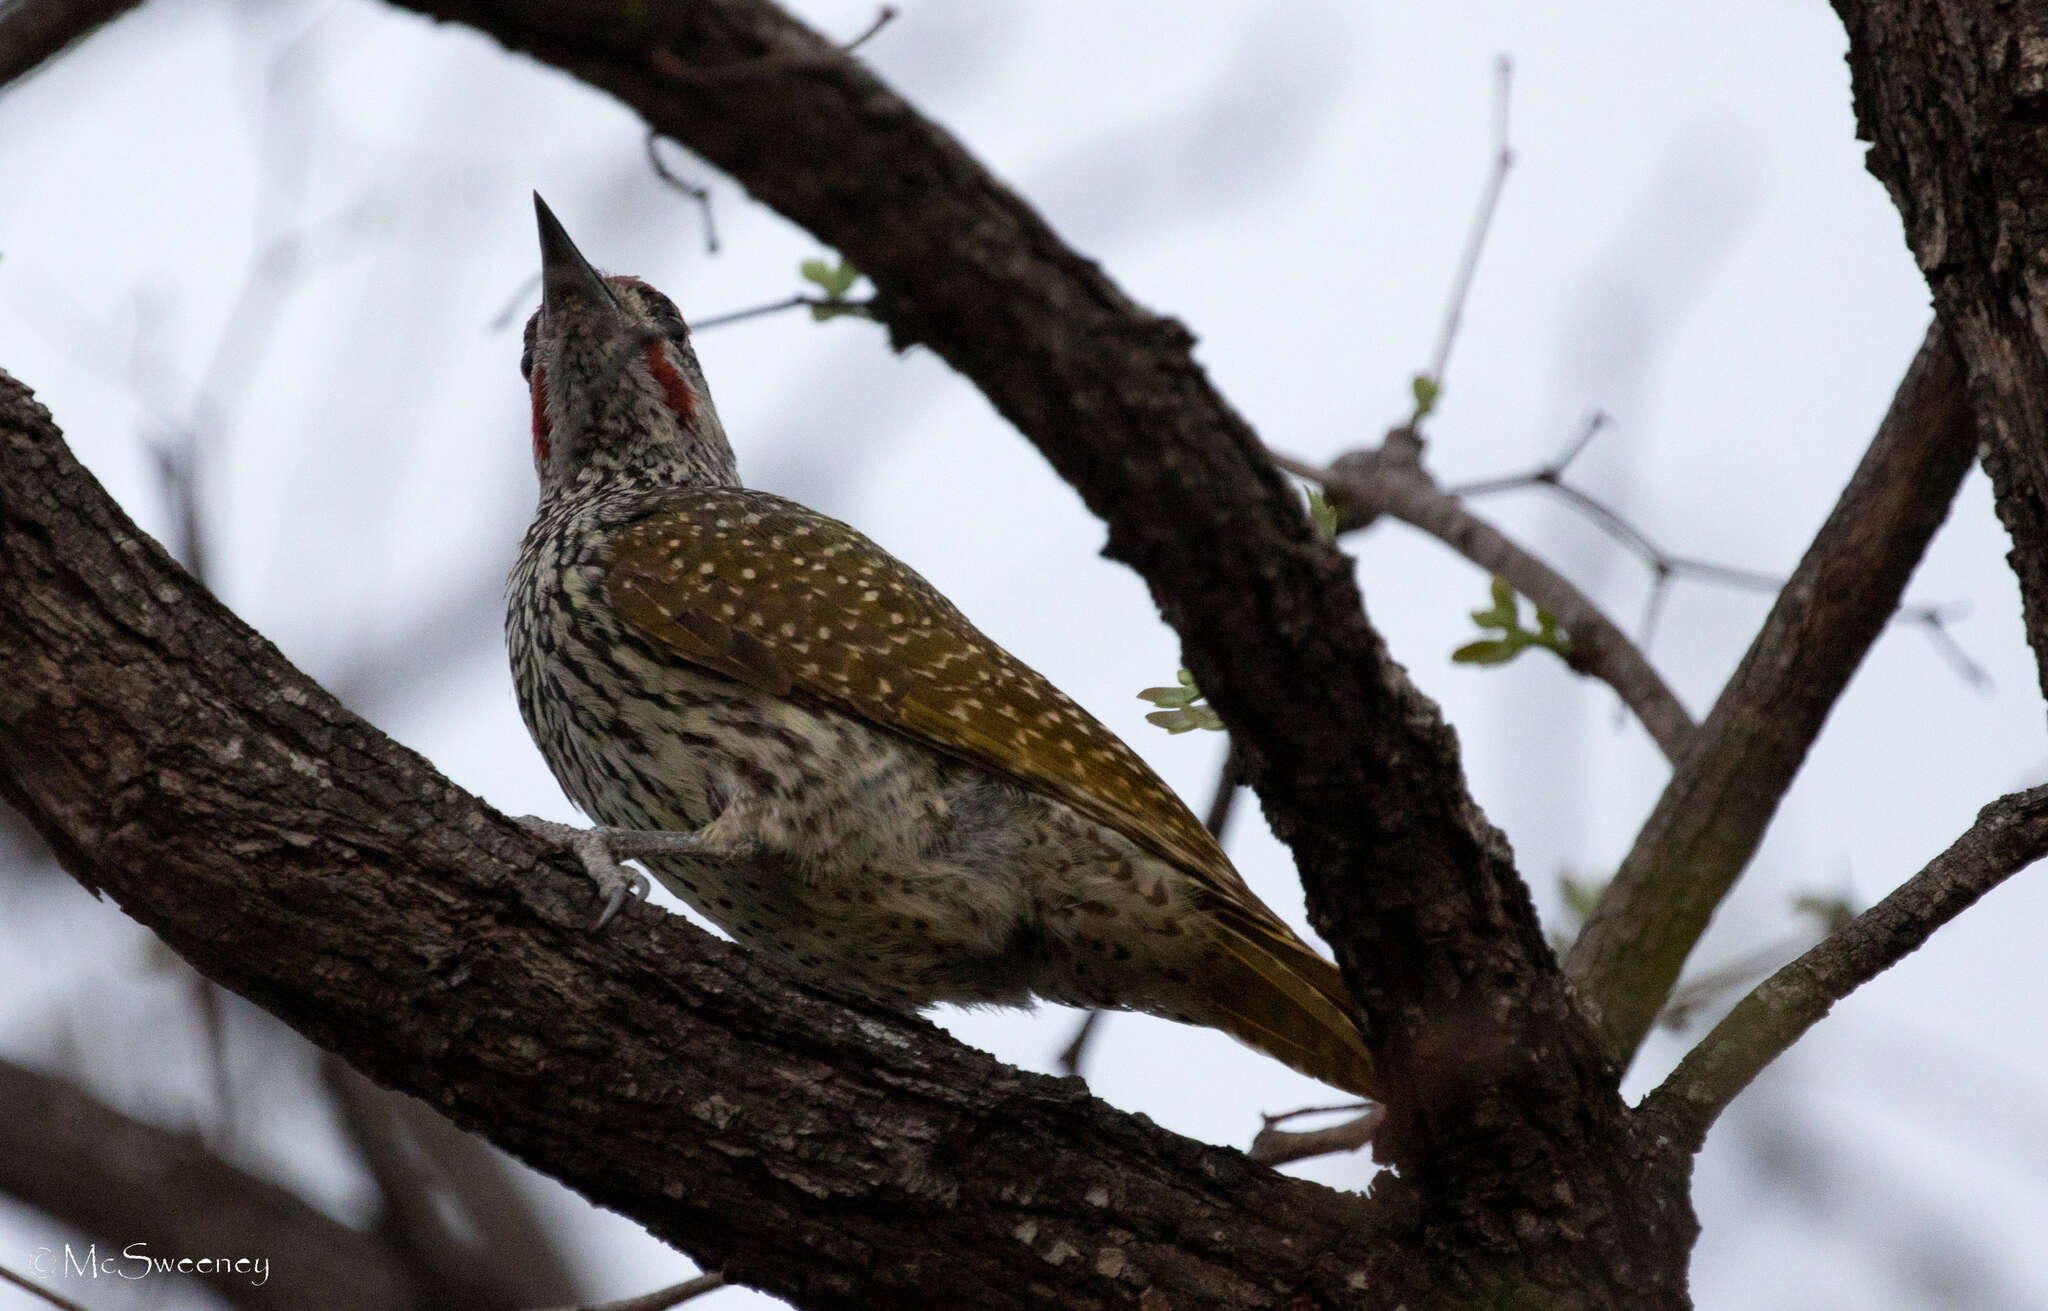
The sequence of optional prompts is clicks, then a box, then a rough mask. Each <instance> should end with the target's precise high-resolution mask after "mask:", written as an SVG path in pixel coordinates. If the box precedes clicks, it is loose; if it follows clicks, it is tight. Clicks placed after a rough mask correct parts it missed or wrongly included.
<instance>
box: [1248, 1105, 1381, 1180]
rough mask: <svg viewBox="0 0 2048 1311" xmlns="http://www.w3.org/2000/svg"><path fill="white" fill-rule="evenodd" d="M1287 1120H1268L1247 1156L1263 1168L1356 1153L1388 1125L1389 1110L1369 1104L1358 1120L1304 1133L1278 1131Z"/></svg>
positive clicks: (1281, 1117)
mask: <svg viewBox="0 0 2048 1311" xmlns="http://www.w3.org/2000/svg"><path fill="white" fill-rule="evenodd" d="M1318 1109H1322V1110H1330V1109H1335V1108H1331V1107H1321V1108H1318ZM1291 1114H1305V1112H1292V1113H1291ZM1286 1118H1288V1117H1287V1116H1270V1117H1268V1118H1267V1121H1266V1127H1265V1128H1263V1129H1261V1130H1259V1134H1258V1137H1256V1138H1254V1139H1252V1145H1251V1146H1250V1147H1249V1148H1248V1149H1246V1151H1245V1155H1246V1156H1249V1157H1250V1158H1251V1159H1253V1160H1254V1161H1257V1162H1258V1163H1259V1164H1261V1165H1285V1164H1287V1163H1288V1162H1289V1161H1302V1160H1307V1159H1308V1158H1309V1157H1311V1156H1326V1155H1330V1154H1332V1153H1338V1152H1355V1151H1357V1150H1358V1149H1359V1148H1361V1147H1364V1146H1366V1145H1367V1144H1369V1143H1371V1142H1372V1140H1373V1137H1374V1135H1376V1134H1377V1133H1378V1132H1379V1128H1380V1125H1382V1124H1384V1123H1385V1122H1386V1118H1387V1108H1386V1107H1384V1106H1382V1105H1380V1104H1379V1103H1378V1102H1370V1103H1368V1104H1367V1105H1366V1109H1365V1113H1364V1114H1362V1115H1359V1116H1357V1117H1356V1118H1354V1119H1350V1120H1346V1121H1344V1122H1343V1123H1342V1124H1333V1125H1331V1126H1330V1127H1329V1128H1327V1129H1310V1130H1308V1131H1307V1132H1304V1133H1296V1132H1294V1131H1292V1130H1289V1129H1281V1128H1278V1127H1277V1126H1278V1124H1279V1122H1280V1121H1281V1120H1283V1119H1286Z"/></svg>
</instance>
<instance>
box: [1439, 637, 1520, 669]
mask: <svg viewBox="0 0 2048 1311" xmlns="http://www.w3.org/2000/svg"><path fill="white" fill-rule="evenodd" d="M1521 650H1522V648H1521V647H1520V646H1519V645H1517V644H1516V643H1514V642H1510V641H1508V640H1507V639H1505V638H1486V639H1484V640H1481V641H1478V642H1467V643H1465V645H1463V646H1461V647H1459V648H1458V649H1457V650H1455V651H1453V652H1451V659H1452V660H1453V661H1455V662H1457V663H1458V664H1461V665H1502V664H1506V663H1507V662H1508V661H1510V660H1512V659H1514V658H1515V657H1516V656H1517V655H1519V654H1520V653H1521Z"/></svg>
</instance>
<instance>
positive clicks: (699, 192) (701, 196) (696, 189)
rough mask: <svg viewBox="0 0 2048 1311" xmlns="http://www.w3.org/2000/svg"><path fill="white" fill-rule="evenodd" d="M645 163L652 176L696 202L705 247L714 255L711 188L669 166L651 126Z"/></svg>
mask: <svg viewBox="0 0 2048 1311" xmlns="http://www.w3.org/2000/svg"><path fill="white" fill-rule="evenodd" d="M647 165H648V167H649V168H652V169H653V170H654V176H656V177H658V178H660V179H661V180H662V181H663V182H666V183H667V184H668V185H669V186H671V187H673V188H675V189H676V190H677V191H680V192H682V193H683V194H684V195H685V196H687V197H689V198H690V199H691V200H693V201H695V202H696V205H697V208H698V210H699V211H700V212H701V213H702V214H703V215H704V246H705V249H706V250H707V251H708V252H709V253H710V254H713V255H716V254H717V253H718V225H717V223H715V222H713V220H712V216H711V188H710V187H707V186H703V185H701V184H700V183H696V182H692V181H690V180H689V179H688V178H686V177H683V176H682V175H681V174H679V173H676V172H675V171H674V170H672V169H670V168H669V166H668V161H667V160H665V159H663V158H662V157H661V133H659V132H657V131H655V130H654V129H653V128H648V129H647Z"/></svg>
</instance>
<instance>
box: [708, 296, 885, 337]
mask: <svg viewBox="0 0 2048 1311" xmlns="http://www.w3.org/2000/svg"><path fill="white" fill-rule="evenodd" d="M873 305H874V302H873V301H872V300H833V299H831V298H830V297H826V296H806V295H803V294H802V293H801V292H799V293H798V294H796V295H794V296H785V297H784V298H783V299H781V300H775V301H770V302H768V303H767V304H766V305H755V306H753V307H751V308H749V309H743V310H727V311H726V312H725V313H723V314H713V315H711V316H710V317H708V318H702V319H693V320H691V322H690V331H692V332H703V331H704V330H705V329H707V328H722V327H724V326H725V325H726V324H728V323H741V322H744V321H745V320H747V319H758V318H761V317H762V316H763V315H767V314H780V313H782V312H783V311H785V310H793V309H801V308H804V307H806V306H808V307H809V308H811V309H814V310H834V311H837V312H838V313H840V314H842V315H844V316H846V317H848V318H860V319H865V318H872V317H873V310H872V306H873Z"/></svg>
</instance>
